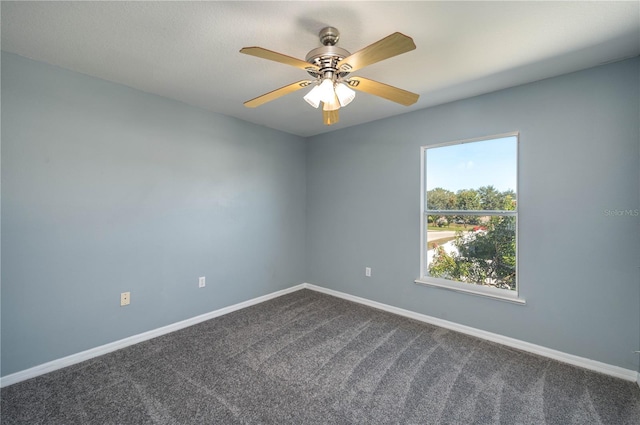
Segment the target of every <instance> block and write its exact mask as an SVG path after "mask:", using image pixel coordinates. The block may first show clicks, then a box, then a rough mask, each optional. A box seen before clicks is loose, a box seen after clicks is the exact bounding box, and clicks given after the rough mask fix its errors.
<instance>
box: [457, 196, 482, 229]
mask: <svg viewBox="0 0 640 425" xmlns="http://www.w3.org/2000/svg"><path fill="white" fill-rule="evenodd" d="M456 202H457V205H456V209H458V210H467V211H470V210H479V209H480V197H479V196H478V192H477V191H475V190H474V189H461V190H459V191H458V192H457V193H456ZM456 221H457V222H459V221H462V222H463V223H464V224H478V217H477V216H471V215H467V216H457V217H456Z"/></svg>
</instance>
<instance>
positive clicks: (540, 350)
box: [301, 283, 640, 385]
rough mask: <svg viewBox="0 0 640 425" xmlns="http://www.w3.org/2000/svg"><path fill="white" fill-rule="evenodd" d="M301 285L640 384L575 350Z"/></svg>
mask: <svg viewBox="0 0 640 425" xmlns="http://www.w3.org/2000/svg"><path fill="white" fill-rule="evenodd" d="M301 286H302V287H303V288H306V289H311V290H314V291H318V292H322V293H325V294H328V295H333V296H334V297H338V298H343V299H345V300H349V301H353V302H356V303H359V304H364V305H367V306H369V307H374V308H377V309H379V310H384V311H388V312H390V313H394V314H398V315H400V316H405V317H408V318H411V319H415V320H419V321H421V322H425V323H430V324H432V325H436V326H440V327H442V328H445V329H450V330H453V331H456V332H461V333H464V334H467V335H471V336H475V337H478V338H482V339H485V340H488V341H492V342H497V343H498V344H502V345H506V346H508V347H513V348H517V349H519V350H522V351H527V352H529V353H534V354H538V355H540V356H544V357H548V358H551V359H554V360H558V361H561V362H564V363H568V364H571V365H574V366H579V367H582V368H585V369H589V370H593V371H596V372H600V373H604V374H606V375H609V376H614V377H616V378H621V379H624V380H627V381H636V382H637V383H638V385H640V373H638V372H637V371H635V370H630V369H625V368H622V367H619V366H613V365H610V364H607V363H602V362H599V361H596V360H591V359H587V358H584V357H579V356H575V355H573V354H568V353H564V352H562V351H558V350H554V349H551V348H547V347H543V346H541V345H536V344H531V343H529V342H525V341H521V340H519V339H515V338H510V337H507V336H503V335H500V334H496V333H492V332H487V331H483V330H480V329H476V328H472V327H470V326H465V325H460V324H458V323H454V322H450V321H448V320H443V319H438V318H437V317H432V316H427V315H426V314H421V313H416V312H413V311H410V310H405V309H402V308H398V307H394V306H390V305H387V304H383V303H379V302H377V301H371V300H368V299H366V298H361V297H357V296H355V295H350V294H346V293H344V292H340V291H335V290H333V289H327V288H323V287H321V286H316V285H313V284H311V283H304V284H302V285H301Z"/></svg>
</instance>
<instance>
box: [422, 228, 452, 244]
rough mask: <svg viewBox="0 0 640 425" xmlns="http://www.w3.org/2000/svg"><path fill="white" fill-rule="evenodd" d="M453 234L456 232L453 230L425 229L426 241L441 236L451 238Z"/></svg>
mask: <svg viewBox="0 0 640 425" xmlns="http://www.w3.org/2000/svg"><path fill="white" fill-rule="evenodd" d="M455 235H456V232H454V231H453V230H427V242H431V241H435V240H436V239H442V238H452V237H454V236H455Z"/></svg>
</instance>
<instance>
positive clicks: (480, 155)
mask: <svg viewBox="0 0 640 425" xmlns="http://www.w3.org/2000/svg"><path fill="white" fill-rule="evenodd" d="M425 152H426V153H425V155H426V158H425V159H426V161H425V164H426V189H427V193H426V197H425V199H426V203H427V205H426V209H429V210H515V208H516V180H517V171H516V166H517V137H516V136H510V137H503V138H500V139H492V140H482V141H477V142H469V143H461V144H456V145H449V146H441V147H436V148H429V149H426V150H425Z"/></svg>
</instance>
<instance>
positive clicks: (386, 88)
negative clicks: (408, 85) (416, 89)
mask: <svg viewBox="0 0 640 425" xmlns="http://www.w3.org/2000/svg"><path fill="white" fill-rule="evenodd" d="M347 84H349V87H351V88H352V89H354V90H359V91H363V92H365V93H369V94H373V95H375V96H380V97H383V98H385V99H387V100H390V101H392V102H396V103H399V104H401V105H404V106H410V105H413V104H414V103H416V102H417V101H418V98H419V97H420V95H418V94H415V93H411V92H410V91H406V90H402V89H399V88H397V87H393V86H390V85H388V84H383V83H379V82H377V81H373V80H369V79H368V78H362V77H351V78H349V80H348V81H347Z"/></svg>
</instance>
